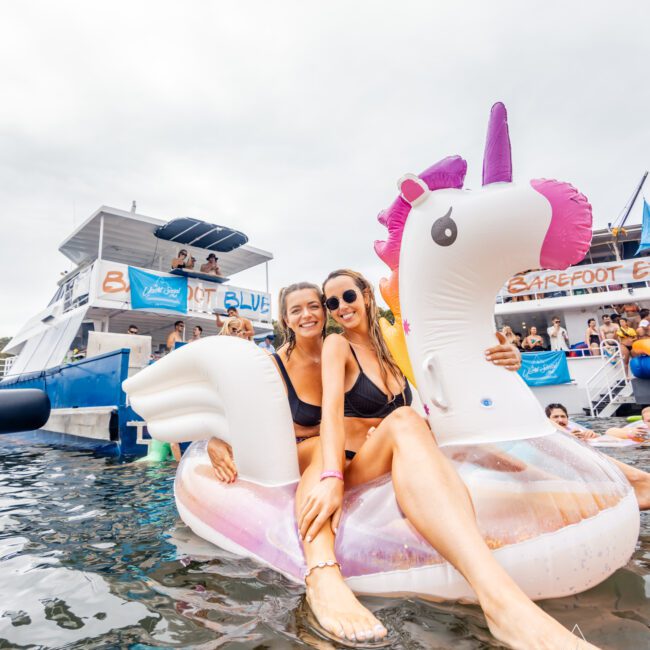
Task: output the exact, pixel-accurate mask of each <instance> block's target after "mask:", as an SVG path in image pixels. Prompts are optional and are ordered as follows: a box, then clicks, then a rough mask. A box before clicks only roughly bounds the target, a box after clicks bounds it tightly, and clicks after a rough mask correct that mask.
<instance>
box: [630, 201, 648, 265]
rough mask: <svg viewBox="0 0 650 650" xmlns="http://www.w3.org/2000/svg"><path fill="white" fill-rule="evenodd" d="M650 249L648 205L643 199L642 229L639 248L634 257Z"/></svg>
mask: <svg viewBox="0 0 650 650" xmlns="http://www.w3.org/2000/svg"><path fill="white" fill-rule="evenodd" d="M648 248H650V205H648V202H647V201H646V200H645V199H643V227H642V228H641V241H640V242H639V248H638V250H637V252H636V253H634V254H635V255H638V254H639V253H640V252H641V251H644V250H646V249H648Z"/></svg>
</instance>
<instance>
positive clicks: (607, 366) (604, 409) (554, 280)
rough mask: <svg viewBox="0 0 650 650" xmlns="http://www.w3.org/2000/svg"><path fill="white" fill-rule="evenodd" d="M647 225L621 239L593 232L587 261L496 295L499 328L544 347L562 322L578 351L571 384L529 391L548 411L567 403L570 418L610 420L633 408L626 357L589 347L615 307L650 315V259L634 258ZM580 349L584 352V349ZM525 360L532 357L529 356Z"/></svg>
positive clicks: (515, 282) (522, 279)
mask: <svg viewBox="0 0 650 650" xmlns="http://www.w3.org/2000/svg"><path fill="white" fill-rule="evenodd" d="M640 239H641V225H630V226H626V227H625V232H624V233H621V234H619V236H618V238H615V237H614V236H613V235H612V232H611V230H610V229H609V228H607V229H601V230H596V231H595V232H594V233H593V239H592V243H591V248H590V249H589V252H588V254H587V256H586V257H585V259H584V260H583V262H582V263H581V264H579V265H577V266H574V267H570V268H568V269H567V270H566V271H563V272H557V271H544V270H540V271H531V272H529V273H525V274H522V275H518V276H515V277H514V278H511V279H510V280H509V281H508V282H507V283H506V284H505V285H504V287H503V289H502V290H501V292H500V293H499V295H498V296H497V304H496V307H495V321H496V326H497V328H499V329H500V328H502V327H503V326H504V325H509V326H510V327H511V328H512V330H513V332H515V333H519V334H521V336H522V338H523V337H525V336H527V335H528V333H529V332H530V328H531V327H533V326H534V327H536V328H537V333H538V334H539V335H541V336H542V338H543V339H544V341H545V346H546V347H548V346H550V340H549V337H548V334H547V329H548V328H549V326H550V325H551V321H552V319H553V318H554V317H559V318H560V321H561V325H562V327H564V328H565V329H566V330H567V333H568V337H569V344H570V346H571V347H572V348H574V349H572V350H571V351H570V352H569V353H568V355H567V363H568V369H569V374H570V377H571V382H569V383H563V384H555V385H547V386H531V388H532V390H533V392H534V393H535V395H536V397H537V398H538V400H539V401H540V403H541V404H542V405H543V406H546V405H547V404H550V403H553V402H559V403H561V404H564V405H565V406H566V407H567V408H568V410H569V413H573V414H584V413H588V414H590V415H594V416H600V417H609V416H611V415H614V414H615V413H616V412H617V411H619V409H621V407H622V406H623V405H625V404H635V402H636V401H638V400H635V397H634V394H633V383H634V382H635V381H636V380H634V379H632V381H629V380H628V379H627V378H626V375H625V371H624V368H623V363H622V360H621V358H620V353H616V354H615V355H614V357H613V358H612V357H611V356H607V355H603V354H602V350H601V354H600V355H599V356H596V355H592V354H590V353H589V352H588V351H587V350H585V349H584V348H587V347H588V345H584V346H583V345H581V344H584V343H585V341H584V339H585V332H586V329H587V321H588V320H589V319H590V318H595V319H596V322H597V325H598V327H600V325H601V324H602V317H603V316H604V315H606V314H613V313H615V306H617V305H624V304H629V303H635V304H636V305H638V307H639V308H644V307H646V308H650V257H648V253H647V252H643V253H641V254H640V255H638V256H637V255H635V253H636V251H637V249H638V247H639V241H640ZM581 348H582V349H581ZM525 356H526V355H525Z"/></svg>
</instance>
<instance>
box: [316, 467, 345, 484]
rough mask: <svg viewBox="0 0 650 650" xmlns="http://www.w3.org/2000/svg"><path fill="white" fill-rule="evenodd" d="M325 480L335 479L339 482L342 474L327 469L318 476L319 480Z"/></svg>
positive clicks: (335, 470)
mask: <svg viewBox="0 0 650 650" xmlns="http://www.w3.org/2000/svg"><path fill="white" fill-rule="evenodd" d="M326 478H337V479H338V480H339V481H342V480H343V474H342V473H341V472H339V471H338V470H337V469H327V470H325V471H324V472H323V473H322V474H321V475H320V480H321V481H323V480H325V479H326Z"/></svg>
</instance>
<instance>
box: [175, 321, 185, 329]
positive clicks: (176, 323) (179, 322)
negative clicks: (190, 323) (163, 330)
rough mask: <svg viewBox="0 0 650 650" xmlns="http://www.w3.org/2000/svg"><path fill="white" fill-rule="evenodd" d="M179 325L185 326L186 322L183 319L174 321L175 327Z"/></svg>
mask: <svg viewBox="0 0 650 650" xmlns="http://www.w3.org/2000/svg"><path fill="white" fill-rule="evenodd" d="M179 325H183V326H184V325H185V323H184V322H183V321H182V320H177V321H176V322H175V323H174V329H175V328H177V327H178V326H179Z"/></svg>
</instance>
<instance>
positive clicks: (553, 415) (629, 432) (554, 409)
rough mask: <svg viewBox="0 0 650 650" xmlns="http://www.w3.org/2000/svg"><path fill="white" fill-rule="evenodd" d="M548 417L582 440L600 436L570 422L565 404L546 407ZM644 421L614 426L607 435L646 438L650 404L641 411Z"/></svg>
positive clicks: (648, 430)
mask: <svg viewBox="0 0 650 650" xmlns="http://www.w3.org/2000/svg"><path fill="white" fill-rule="evenodd" d="M545 412H546V417H547V418H548V419H549V420H550V421H551V422H553V424H555V426H557V428H558V429H560V431H565V432H566V433H570V434H571V435H573V436H575V437H576V438H578V439H580V440H589V439H590V438H598V437H599V436H598V434H597V433H596V432H595V431H592V430H591V429H585V428H584V427H580V426H578V425H577V424H574V423H572V422H569V414H568V413H567V410H566V406H564V404H549V405H548V406H547V407H546V409H545ZM641 416H642V417H643V422H639V423H638V426H636V427H612V428H610V429H607V431H606V432H605V435H606V436H611V437H612V438H621V439H623V440H637V441H639V440H645V439H646V437H647V436H648V433H649V432H650V429H649V428H648V425H649V424H650V406H646V407H645V408H644V409H643V411H641Z"/></svg>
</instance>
